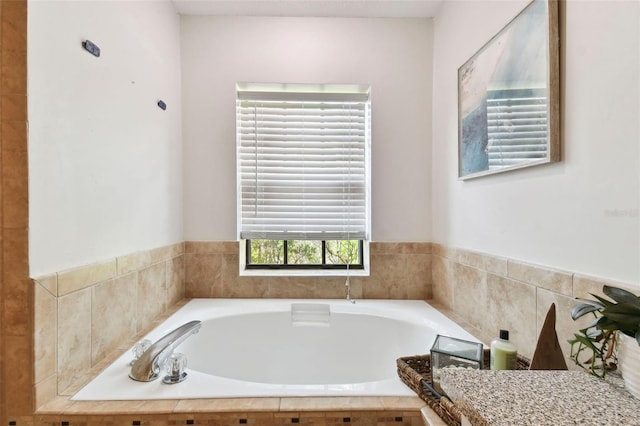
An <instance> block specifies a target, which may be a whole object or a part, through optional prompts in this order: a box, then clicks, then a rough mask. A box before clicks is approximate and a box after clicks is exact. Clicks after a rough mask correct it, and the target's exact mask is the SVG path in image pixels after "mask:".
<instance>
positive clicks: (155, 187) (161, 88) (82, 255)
mask: <svg viewBox="0 0 640 426" xmlns="http://www.w3.org/2000/svg"><path fill="white" fill-rule="evenodd" d="M28 7H29V17H28V19H29V21H28V43H29V49H28V84H29V208H30V217H29V221H30V225H29V226H30V242H29V251H30V253H29V255H30V267H31V274H32V276H37V275H40V274H44V273H49V272H54V271H58V270H62V269H65V268H69V267H76V266H81V265H85V264H88V263H92V262H94V261H97V260H102V259H105V258H109V257H113V256H116V255H123V254H127V253H131V252H134V251H137V250H141V249H148V248H152V247H157V246H162V245H165V244H170V243H175V242H178V241H182V239H183V236H182V146H181V127H180V126H181V125H180V123H181V98H180V20H179V17H178V15H177V14H176V13H175V11H174V9H173V6H172V4H171V3H170V2H169V0H147V1H38V0H30V1H29V5H28ZM85 39H90V40H91V41H93V42H95V43H96V44H98V46H99V47H100V48H101V49H102V53H101V56H100V58H96V57H94V56H92V55H90V54H89V53H88V52H86V51H84V50H83V48H82V46H81V42H82V41H83V40H85ZM158 99H162V100H164V101H165V102H166V103H167V105H168V108H167V110H166V111H162V110H160V109H159V108H158V107H157V106H156V102H157V101H158Z"/></svg>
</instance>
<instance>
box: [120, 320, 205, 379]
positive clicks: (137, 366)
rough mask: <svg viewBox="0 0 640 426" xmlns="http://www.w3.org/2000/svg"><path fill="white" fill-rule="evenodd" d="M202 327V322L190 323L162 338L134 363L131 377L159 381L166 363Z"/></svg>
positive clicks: (130, 373)
mask: <svg viewBox="0 0 640 426" xmlns="http://www.w3.org/2000/svg"><path fill="white" fill-rule="evenodd" d="M201 326H202V322H201V321H189V322H188V323H186V324H183V325H181V326H180V327H178V328H176V329H175V330H173V331H170V332H169V333H167V334H165V335H164V336H162V337H161V338H160V339H158V341H156V342H155V343H153V344H152V345H151V346H150V347H149V349H147V350H146V351H145V352H144V353H143V354H142V355H141V356H140V358H138V360H137V361H136V362H134V363H133V365H132V366H131V372H129V377H130V378H131V379H133V380H137V381H139V382H150V381H152V380H155V379H157V378H158V376H159V375H160V370H161V368H162V366H163V364H164V361H165V360H166V359H167V358H168V357H169V356H170V355H171V353H172V352H173V350H174V349H175V348H176V347H177V346H178V345H179V344H180V343H182V341H183V340H185V339H186V338H187V337H189V336H191V335H192V334H195V333H197V332H198V331H199V330H200V327H201Z"/></svg>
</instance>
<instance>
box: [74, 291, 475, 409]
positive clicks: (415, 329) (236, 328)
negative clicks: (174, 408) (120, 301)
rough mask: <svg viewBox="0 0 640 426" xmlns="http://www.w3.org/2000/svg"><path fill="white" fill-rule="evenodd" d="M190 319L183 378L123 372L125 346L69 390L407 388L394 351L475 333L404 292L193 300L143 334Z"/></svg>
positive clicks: (96, 393)
mask: <svg viewBox="0 0 640 426" xmlns="http://www.w3.org/2000/svg"><path fill="white" fill-rule="evenodd" d="M292 306H293V308H292ZM192 320H200V321H202V327H201V329H200V331H199V333H198V334H195V335H193V336H191V337H189V338H188V339H187V340H185V341H184V342H183V343H182V344H181V345H179V346H178V348H177V349H176V352H180V353H184V354H185V355H186V356H187V359H188V362H187V370H186V371H187V374H188V377H187V380H185V381H184V382H181V383H177V384H172V385H168V384H164V383H162V381H161V380H160V379H158V380H155V381H153V382H136V381H133V380H131V379H129V378H128V373H129V370H130V367H129V362H130V361H131V356H132V355H131V351H127V352H125V353H124V354H123V355H122V356H120V357H119V358H118V359H117V360H116V361H115V362H114V363H112V364H111V365H110V366H109V367H107V368H106V369H105V370H104V371H103V372H102V373H100V374H99V375H98V376H97V377H96V378H95V379H94V380H92V381H91V382H90V383H89V384H88V385H86V386H85V387H84V388H83V389H81V390H80V391H79V392H78V393H77V394H76V395H74V396H73V397H72V399H73V400H140V399H143V400H144V399H189V398H218V397H221V398H224V397H265V396H273V397H284V396H374V395H375V396H411V395H415V394H414V393H413V392H412V391H411V390H410V389H409V388H408V387H407V386H405V385H404V383H402V381H401V380H400V379H399V378H398V376H397V373H396V359H397V358H399V357H402V356H409V355H415V354H424V353H428V352H429V349H430V348H431V345H432V344H433V341H434V340H435V338H436V335H437V334H444V335H448V336H453V337H458V338H462V339H467V340H473V341H477V339H476V338H474V337H473V336H472V335H470V334H469V333H467V332H466V331H464V330H463V329H462V328H461V327H460V326H458V325H457V324H455V323H454V322H452V321H451V320H449V319H448V318H447V317H445V316H444V315H442V314H441V313H440V312H438V311H437V310H435V309H434V308H433V307H432V306H430V305H429V304H427V303H426V302H423V301H406V300H402V301H400V300H358V301H357V302H356V303H355V304H351V303H349V302H347V301H345V300H286V299H257V300H254V299H193V300H191V301H189V302H188V303H187V304H186V305H185V306H183V307H182V308H181V309H179V310H178V311H177V312H176V313H175V314H174V315H172V316H171V317H170V318H168V319H167V320H166V321H164V322H163V323H162V324H161V325H160V326H158V327H157V328H156V329H154V330H153V331H152V332H151V333H149V334H148V335H147V336H146V338H148V339H150V340H151V341H156V340H158V339H159V338H160V337H162V336H163V335H164V334H166V333H167V332H169V331H171V330H173V329H175V328H176V327H178V326H180V325H181V324H184V323H185V322H188V321H192Z"/></svg>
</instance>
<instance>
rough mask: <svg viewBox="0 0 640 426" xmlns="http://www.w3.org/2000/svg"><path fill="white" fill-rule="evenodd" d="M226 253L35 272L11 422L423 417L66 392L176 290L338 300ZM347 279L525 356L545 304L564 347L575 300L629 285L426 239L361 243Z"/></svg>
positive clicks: (168, 306) (328, 287)
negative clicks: (254, 273)
mask: <svg viewBox="0 0 640 426" xmlns="http://www.w3.org/2000/svg"><path fill="white" fill-rule="evenodd" d="M237 250H238V244H237V243H236V242H228V241H225V242H211V241H207V242H194V241H187V242H185V243H180V244H176V245H172V246H167V247H162V248H158V249H155V250H150V251H148V252H143V253H135V254H132V255H127V256H121V257H118V258H116V259H113V260H109V261H106V262H101V263H99V264H95V265H88V266H86V267H81V268H75V269H73V270H69V271H62V272H60V273H57V274H52V275H49V276H46V277H40V278H38V279H36V280H34V285H33V287H34V298H35V301H36V303H35V307H36V308H35V316H34V319H35V332H34V334H35V339H34V340H35V350H34V356H35V363H34V368H35V378H36V386H35V388H34V392H35V398H36V402H37V403H38V405H39V407H40V409H39V410H38V412H37V415H36V416H35V417H20V418H19V423H18V424H33V423H32V422H36V423H35V424H43V425H45V424H46V425H49V424H51V425H53V424H56V425H58V424H60V422H64V421H68V422H72V423H73V424H79V425H84V424H107V423H108V424H132V422H134V421H136V422H138V421H140V422H142V423H141V424H158V425H171V424H185V422H187V421H189V422H193V424H216V425H218V424H220V425H223V424H238V423H239V421H240V420H242V421H243V423H244V422H246V423H247V424H264V425H280V424H285V423H286V424H290V423H291V422H292V419H295V420H294V421H295V422H298V423H304V424H307V423H314V424H334V423H341V422H342V421H343V420H345V421H346V420H349V421H350V422H354V423H358V424H376V425H379V424H382V425H386V424H396V425H404V424H407V425H414V424H422V421H423V420H420V410H421V409H422V410H423V409H424V404H423V403H422V401H421V400H420V399H418V398H408V399H402V398H401V399H384V398H375V399H371V398H344V399H340V398H248V399H236V400H233V399H231V400H228V399H223V400H195V401H193V400H191V401H189V400H185V401H147V402H140V401H137V402H125V403H123V402H114V401H110V402H101V403H96V402H72V401H69V400H68V395H70V394H72V393H74V392H75V391H77V389H78V388H79V386H81V385H82V384H83V383H84V382H86V381H87V380H90V378H91V377H93V376H94V375H95V374H97V373H98V372H99V371H101V370H102V369H103V368H104V367H105V366H106V365H108V364H109V363H110V362H111V361H112V359H113V358H114V357H116V356H117V355H118V354H120V353H121V352H122V351H123V350H125V349H126V348H127V347H129V346H131V344H132V343H133V341H135V338H136V335H138V336H139V335H140V334H141V332H144V331H146V330H147V329H149V328H151V327H152V326H154V325H155V324H157V322H158V321H161V320H162V319H164V318H165V317H166V316H168V315H169V314H171V313H172V312H173V311H175V309H177V308H178V307H179V306H181V305H182V304H183V303H184V301H182V302H180V300H181V299H182V295H183V294H184V295H186V297H187V298H191V297H276V298H277V297H287V298H341V297H344V279H343V278H286V279H278V278H273V277H270V278H260V277H239V276H238V273H237V258H238V254H237ZM352 280H353V281H352V285H353V287H354V296H356V297H360V298H392V299H393V298H395V299H423V300H429V299H431V296H432V299H431V302H432V303H433V304H434V305H435V306H437V307H438V308H439V309H441V310H442V311H443V312H445V313H447V314H448V315H449V316H450V317H452V318H453V319H454V320H456V321H458V322H459V323H460V324H461V325H463V326H465V327H466V328H468V329H469V330H470V331H472V332H473V333H474V334H476V335H477V336H478V337H480V338H482V339H484V340H488V339H490V338H491V336H493V335H495V333H496V331H494V329H495V330H497V329H499V328H509V329H510V330H511V333H512V339H513V340H514V342H515V343H516V344H517V345H518V346H519V348H520V351H521V352H522V353H524V354H525V355H529V356H530V355H531V353H532V351H533V346H534V342H535V340H536V337H537V333H538V332H539V327H540V324H541V323H542V321H543V320H544V315H545V313H546V309H547V308H548V306H549V305H550V304H551V303H552V302H555V303H556V305H557V306H558V322H557V329H558V334H559V336H560V340H561V344H563V343H564V341H565V339H566V338H567V337H568V336H569V335H571V333H573V331H574V330H575V329H576V325H575V324H573V321H571V319H570V318H569V317H568V312H569V310H570V309H571V306H572V305H573V297H574V296H587V295H588V293H589V292H595V293H599V292H600V290H601V288H602V285H603V284H604V283H609V284H614V285H622V286H623V287H627V288H628V287H629V286H628V285H624V284H620V283H612V282H607V281H605V280H600V279H596V278H590V277H585V276H581V275H578V274H573V273H570V272H566V271H559V270H554V269H549V268H544V267H541V266H537V265H531V264H527V263H523V262H519V261H516V260H512V259H507V258H502V257H496V256H491V255H487V254H484V253H477V252H473V251H469V250H463V249H455V248H448V247H444V246H442V245H438V244H430V243H380V242H378V243H372V244H371V276H370V277H366V278H364V277H359V278H353V279H352ZM432 283H433V284H432ZM632 290H633V288H632ZM142 301H144V302H146V303H142ZM480 306H482V307H483V308H482V309H479V307H480ZM69 313H72V314H69ZM564 349H568V345H567V346H566V347H565V348H564ZM107 419H109V420H108V421H107ZM105 422H106V423H105ZM416 422H418V423H416ZM70 424H71V423H70ZM190 424H191V423H190Z"/></svg>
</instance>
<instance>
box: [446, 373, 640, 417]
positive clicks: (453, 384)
mask: <svg viewBox="0 0 640 426" xmlns="http://www.w3.org/2000/svg"><path fill="white" fill-rule="evenodd" d="M441 385H442V388H443V389H444V390H445V392H446V393H447V395H448V396H449V398H450V399H451V400H452V401H453V402H454V403H455V404H456V406H457V407H458V408H459V409H460V411H461V412H462V413H463V414H464V415H465V416H466V417H467V419H469V421H470V422H471V424H472V425H474V426H476V425H554V426H560V425H616V426H622V425H640V400H638V399H635V398H634V397H633V396H631V395H630V394H629V393H628V392H626V391H625V390H624V389H622V388H620V387H619V386H616V385H615V384H611V383H609V382H605V381H603V380H600V379H598V378H596V377H593V376H591V375H589V374H588V373H585V372H582V371H517V370H516V371H488V370H448V371H447V370H442V377H441Z"/></svg>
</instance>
